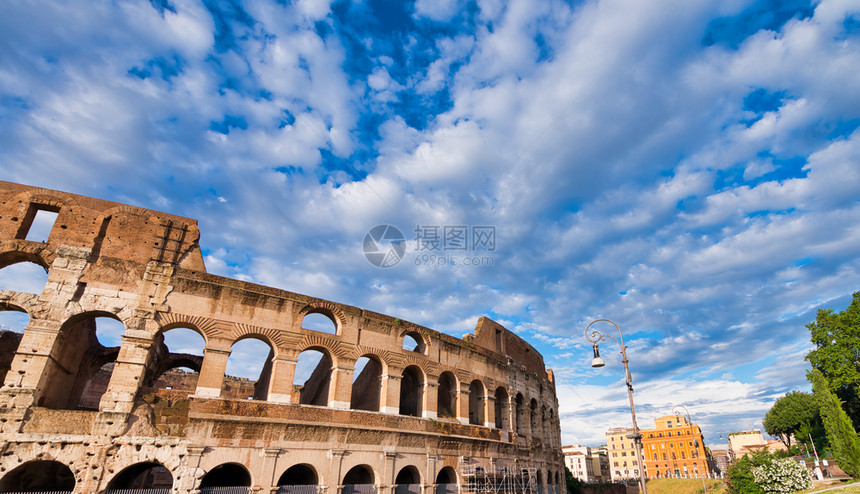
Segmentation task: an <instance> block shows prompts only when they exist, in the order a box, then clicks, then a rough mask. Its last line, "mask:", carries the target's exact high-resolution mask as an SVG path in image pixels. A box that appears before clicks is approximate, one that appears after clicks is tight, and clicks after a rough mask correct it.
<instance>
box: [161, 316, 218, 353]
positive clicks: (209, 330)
mask: <svg viewBox="0 0 860 494" xmlns="http://www.w3.org/2000/svg"><path fill="white" fill-rule="evenodd" d="M155 322H156V323H157V324H158V333H160V334H163V333H166V332H168V331H170V330H171V329H179V328H184V329H190V330H191V331H194V332H195V333H197V334H199V335H200V336H201V337H202V338H203V345H204V346H206V345H208V344H209V339H210V338H211V337H212V336H214V335H215V333H216V332H217V331H218V330H217V329H216V327H215V326H216V325H215V321H213V320H211V319H207V318H204V317H194V316H185V315H182V314H174V313H163V312H159V313H158V314H157V315H156V316H155Z"/></svg>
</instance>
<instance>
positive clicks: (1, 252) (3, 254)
mask: <svg viewBox="0 0 860 494" xmlns="http://www.w3.org/2000/svg"><path fill="white" fill-rule="evenodd" d="M56 258H57V253H56V249H54V248H53V247H50V246H48V245H45V244H33V243H31V242H26V241H23V240H7V241H4V242H0V269H2V268H5V267H7V266H10V265H12V264H16V263H19V262H32V263H33V264H36V265H37V266H39V267H41V268H42V269H44V270H45V272H46V273H47V272H48V270H49V269H50V267H51V264H53V262H54V259H56Z"/></svg>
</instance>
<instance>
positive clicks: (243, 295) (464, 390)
mask: <svg viewBox="0 0 860 494" xmlns="http://www.w3.org/2000/svg"><path fill="white" fill-rule="evenodd" d="M44 218H49V219H53V225H52V226H50V227H49V228H50V229H49V230H48V231H49V233H45V238H43V239H34V238H32V233H33V230H34V229H35V225H36V224H37V223H39V222H40V221H43V220H44ZM49 224H50V222H49ZM198 242H199V231H198V228H197V222H196V221H195V220H192V219H188V218H182V217H178V216H174V215H170V214H165V213H160V212H156V211H151V210H147V209H142V208H137V207H132V206H127V205H122V204H117V203H113V202H108V201H103V200H99V199H93V198H88V197H82V196H78V195H74V194H69V193H65V192H57V191H53V190H46V189H41V188H34V187H28V186H24V185H18V184H12V183H7V182H0V269H9V267H10V266H12V265H16V266H19V263H25V264H26V263H32V264H30V265H31V266H32V265H36V266H38V271H39V272H40V274H41V275H44V272H47V281H45V282H44V287H43V288H41V291H40V292H39V293H30V292H33V291H39V290H32V289H31V290H29V291H28V290H26V289H20V290H17V289H15V287H12V289H7V290H2V291H0V310H2V311H17V312H20V313H26V315H28V316H29V320H28V322H27V323H26V326H25V327H24V328H23V330H19V331H15V332H9V331H4V332H3V333H2V334H0V379H2V382H3V387H2V390H0V433H2V437H0V439H2V454H0V492H18V491H20V492H60V491H65V492H75V493H101V492H116V491H121V492H149V493H155V492H163V493H166V492H175V493H186V492H231V493H240V492H241V493H249V492H262V493H266V494H268V493H274V492H279V493H300V494H340V493H341V492H343V493H345V494H351V493H380V494H394V493H396V494H406V493H412V494H434V492H435V493H444V494H448V493H455V492H459V493H469V492H493V493H514V492H516V493H527V494H530V493H535V494H537V493H542V492H545V493H548V494H558V493H559V492H561V490H560V489H562V485H563V482H564V470H563V462H562V454H561V446H560V437H559V436H560V434H559V421H558V401H557V398H556V394H555V387H554V383H553V375H552V371H549V370H547V369H546V368H545V367H544V363H543V358H542V357H541V355H540V354H539V353H538V352H536V351H535V350H534V348H532V347H531V346H529V345H528V344H527V343H526V342H524V341H523V340H522V339H520V338H519V337H517V336H515V335H514V334H512V333H510V332H509V331H508V330H506V329H505V328H504V327H502V326H501V325H499V324H497V323H495V322H494V321H492V320H490V319H487V318H481V319H480V320H478V321H477V325H476V327H475V332H474V334H470V335H467V336H466V337H464V338H463V339H458V338H454V337H451V336H448V335H445V334H441V333H439V332H437V331H434V330H432V329H429V328H425V327H422V326H418V325H416V324H412V323H410V322H407V321H401V320H400V319H396V318H394V317H390V316H387V315H383V314H378V313H375V312H371V311H368V310H363V309H360V308H357V307H351V306H347V305H342V304H338V303H335V302H330V301H327V300H320V299H317V298H313V297H309V296H306V295H300V294H297V293H291V292H287V291H283V290H279V289H274V288H269V287H266V286H261V285H256V284H253V283H248V282H244V281H238V280H235V279H229V278H224V277H221V276H214V275H211V274H208V273H206V269H205V267H204V264H203V255H202V254H201V250H200V245H199V243H198ZM36 266H33V267H36ZM19 267H20V266H19ZM23 286H24V285H23V284H22V287H23ZM40 286H41V285H40ZM311 316H314V317H317V318H320V317H322V318H323V320H324V322H326V324H328V327H322V328H320V327H317V326H314V327H313V328H311V327H310V325H309V324H303V323H304V322H305V321H306V318H308V317H311ZM21 317H26V316H21ZM105 318H111V319H114V320H116V321H118V322H119V323H121V324H122V326H121V328H122V329H121V338H119V339H118V340H117V342H118V343H119V345H118V346H113V347H109V346H105V345H103V344H102V343H101V342H100V340H99V339H98V337H97V330H98V327H99V325H100V324H101V323H100V322H98V321H103V320H105ZM180 330H183V331H193V332H195V333H197V334H199V335H200V336H202V339H203V341H205V346H203V343H201V349H200V351H199V352H198V354H194V353H179V352H171V351H170V348H169V347H168V345H166V344H165V341H166V338H167V336H166V335H169V334H170V332H172V331H180ZM195 337H196V336H195ZM246 339H255V340H258V341H261V342H263V343H265V345H266V346H267V347H268V355H266V354H265V352H263V353H262V354H259V355H258V360H259V361H260V366H261V369H262V370H261V371H260V373H259V377H258V378H256V379H240V378H235V377H231V376H230V375H228V374H227V372H226V370H227V364H228V359H229V358H230V356H231V351H232V350H233V349H234V346H235V345H238V344H239V343H242V342H243V341H244V340H246ZM308 352H311V353H314V354H315V355H316V358H317V360H316V362H317V363H316V364H314V366H312V367H311V369H312V371H309V376H307V377H306V378H301V379H300V378H299V372H297V363H299V362H301V361H302V359H303V355H306V354H308Z"/></svg>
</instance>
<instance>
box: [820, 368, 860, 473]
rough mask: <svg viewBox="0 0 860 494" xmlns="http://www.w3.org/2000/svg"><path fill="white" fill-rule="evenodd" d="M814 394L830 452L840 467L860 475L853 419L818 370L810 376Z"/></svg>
mask: <svg viewBox="0 0 860 494" xmlns="http://www.w3.org/2000/svg"><path fill="white" fill-rule="evenodd" d="M809 378H810V380H811V381H812V392H813V393H815V398H816V399H817V400H818V406H819V410H820V412H821V419H822V422H824V429H825V430H826V431H827V440H828V442H829V443H830V452H831V453H833V459H834V460H836V463H837V464H838V465H839V467H840V468H841V469H842V470H844V471H845V473H847V474H848V475H850V476H852V477H857V476H858V475H860V438H858V437H857V433H856V432H855V431H854V426H853V425H851V419H849V418H848V415H847V414H846V413H845V410H843V409H842V402H841V400H839V398H838V397H837V396H836V394H834V393H833V391H831V389H830V383H828V382H827V379H826V378H825V377H824V375H823V374H822V373H821V372H820V371H819V370H818V369H812V372H811V373H810V376H809Z"/></svg>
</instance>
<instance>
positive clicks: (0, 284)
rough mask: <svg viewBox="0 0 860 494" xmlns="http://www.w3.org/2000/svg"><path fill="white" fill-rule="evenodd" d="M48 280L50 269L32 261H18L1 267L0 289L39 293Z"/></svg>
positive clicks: (0, 262)
mask: <svg viewBox="0 0 860 494" xmlns="http://www.w3.org/2000/svg"><path fill="white" fill-rule="evenodd" d="M2 264H3V262H2V260H0V265H2ZM47 282H48V270H47V269H45V268H44V267H42V266H41V265H40V264H37V263H35V262H32V261H18V262H15V263H14V264H9V265H7V266H4V267H3V268H0V290H8V291H10V292H22V293H35V294H36V295H38V294H40V293H42V290H44V289H45V283H47Z"/></svg>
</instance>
